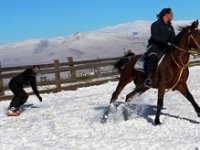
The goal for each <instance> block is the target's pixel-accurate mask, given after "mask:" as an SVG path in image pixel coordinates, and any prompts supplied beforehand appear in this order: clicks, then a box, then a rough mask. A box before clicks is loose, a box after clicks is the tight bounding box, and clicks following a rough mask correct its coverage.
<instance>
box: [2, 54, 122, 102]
mask: <svg viewBox="0 0 200 150" xmlns="http://www.w3.org/2000/svg"><path fill="white" fill-rule="evenodd" d="M119 58H120V57H115V58H104V59H93V60H82V61H74V60H73V58H72V57H68V61H67V62H59V60H54V63H51V64H39V65H40V67H41V71H40V75H39V77H37V85H38V89H39V92H40V93H50V92H59V91H61V90H75V89H77V88H79V87H85V86H91V85H98V84H102V83H105V82H107V81H111V80H116V75H117V72H116V70H114V68H113V64H114V63H115V62H116V60H118V59H119ZM29 67H32V65H29V66H18V67H1V66H0V101H1V100H9V99H11V98H12V95H11V94H7V93H8V82H9V80H10V79H11V78H12V77H14V76H15V75H17V74H19V73H21V72H22V71H23V70H24V69H26V68H29ZM27 89H28V88H25V90H27ZM28 93H29V94H33V93H32V92H31V91H28Z"/></svg>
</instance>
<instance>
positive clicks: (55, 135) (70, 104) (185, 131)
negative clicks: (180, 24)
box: [0, 67, 200, 150]
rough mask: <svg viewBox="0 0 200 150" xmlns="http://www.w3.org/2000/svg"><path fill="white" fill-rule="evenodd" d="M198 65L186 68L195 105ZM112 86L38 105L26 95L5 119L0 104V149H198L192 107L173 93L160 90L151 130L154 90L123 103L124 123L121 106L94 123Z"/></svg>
mask: <svg viewBox="0 0 200 150" xmlns="http://www.w3.org/2000/svg"><path fill="white" fill-rule="evenodd" d="M198 72H200V67H193V68H190V77H189V79H188V87H189V89H190V91H191V93H192V94H193V96H194V98H195V100H196V102H197V103H198V104H199V105H200V96H199V95H200V89H199V85H200V74H199V73H198ZM117 83H118V82H108V83H106V84H103V85H99V86H92V87H86V88H80V89H78V90H76V91H62V92H59V93H50V94H42V95H41V96H42V97H43V102H42V103H40V102H39V100H38V99H37V98H36V96H30V97H29V100H28V102H27V104H34V106H35V107H33V108H31V109H30V108H27V110H25V111H24V112H23V113H22V114H21V115H20V116H19V117H7V116H6V115H5V110H6V109H7V107H8V105H9V103H10V102H9V101H3V102H1V103H0V109H1V113H0V118H1V121H0V137H1V139H0V147H1V148H0V149H1V150H36V149H40V150H72V149H73V150H93V149H95V150H102V149H106V150H113V149H115V150H157V149H159V150H200V118H198V117H197V115H196V113H195V111H194V109H193V107H192V105H191V104H190V103H189V102H188V101H187V100H186V99H185V98H184V97H183V96H182V95H181V94H179V93H178V92H171V91H169V92H166V94H165V101H164V108H165V109H163V110H162V115H161V117H160V119H161V122H162V125H159V126H155V125H153V121H154V118H155V113H156V103H157V90H153V89H151V90H149V91H147V92H145V93H144V94H142V95H141V96H138V97H134V98H133V100H132V101H131V103H130V104H129V107H128V110H129V120H128V121H124V120H123V116H122V114H121V113H122V109H121V108H122V107H120V106H119V107H118V110H117V111H116V112H111V114H110V115H109V118H108V122H107V123H105V124H102V123H100V120H101V117H102V115H103V112H104V111H105V109H106V107H107V106H108V104H109V100H110V97H111V94H112V92H113V91H114V89H115V88H116V85H117ZM133 88H134V86H133V84H132V83H130V84H129V85H128V86H127V87H125V89H124V90H123V91H122V93H121V94H120V95H119V98H118V101H119V102H121V101H122V102H123V101H124V99H125V96H126V94H128V93H129V92H131V90H133Z"/></svg>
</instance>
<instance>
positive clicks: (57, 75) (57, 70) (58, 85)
mask: <svg viewBox="0 0 200 150" xmlns="http://www.w3.org/2000/svg"><path fill="white" fill-rule="evenodd" d="M54 67H55V82H56V89H57V91H58V92H59V91H61V90H62V88H61V79H60V66H59V60H58V59H56V60H54Z"/></svg>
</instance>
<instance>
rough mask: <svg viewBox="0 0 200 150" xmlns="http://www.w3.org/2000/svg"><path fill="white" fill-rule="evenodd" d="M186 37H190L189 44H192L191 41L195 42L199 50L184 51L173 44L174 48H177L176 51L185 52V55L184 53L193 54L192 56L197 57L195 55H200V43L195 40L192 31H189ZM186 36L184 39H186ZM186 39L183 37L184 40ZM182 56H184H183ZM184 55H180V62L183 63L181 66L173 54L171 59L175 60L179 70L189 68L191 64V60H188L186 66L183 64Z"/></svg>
mask: <svg viewBox="0 0 200 150" xmlns="http://www.w3.org/2000/svg"><path fill="white" fill-rule="evenodd" d="M194 30H199V29H198V28H196V29H194ZM185 36H188V40H187V41H188V44H189V43H190V42H191V40H193V42H194V43H195V45H196V46H197V48H196V49H195V50H192V49H190V50H186V49H184V48H181V47H179V46H177V45H175V44H172V46H173V47H174V48H176V49H178V50H180V51H182V52H183V54H184V53H189V54H191V55H195V54H199V52H200V51H199V52H197V51H198V50H200V45H199V44H198V42H197V41H196V39H195V38H194V36H193V35H192V31H190V30H188V34H186V35H185ZM185 36H184V37H185ZM184 37H182V38H184ZM183 54H182V55H183ZM182 55H180V62H181V64H179V63H178V62H177V61H176V59H175V58H174V56H173V55H172V53H171V57H172V59H173V61H174V62H175V64H176V65H177V66H178V67H179V68H186V67H188V64H189V60H188V62H187V63H186V64H184V63H183V61H182V59H181V58H182V57H181V56H182Z"/></svg>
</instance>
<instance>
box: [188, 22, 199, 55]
mask: <svg viewBox="0 0 200 150" xmlns="http://www.w3.org/2000/svg"><path fill="white" fill-rule="evenodd" d="M198 26H199V21H198V20H197V21H194V22H193V23H192V24H191V26H190V28H189V29H188V32H189V37H188V44H189V46H190V48H192V49H194V51H195V52H196V53H198V54H199V53H200V30H199V28H198Z"/></svg>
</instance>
